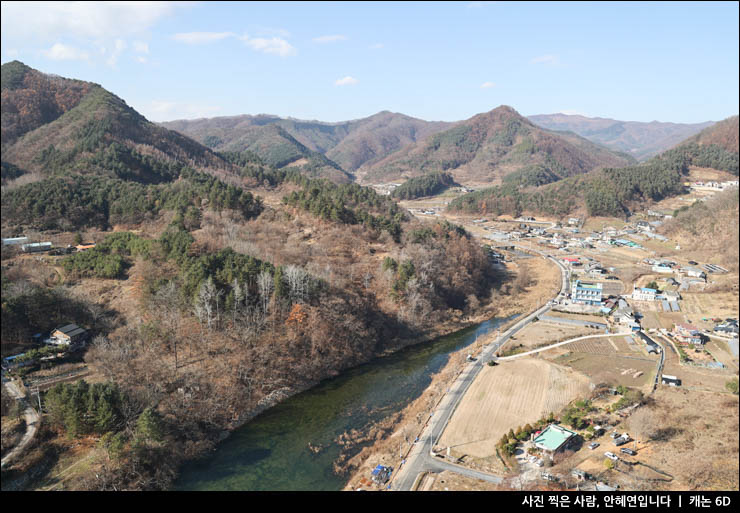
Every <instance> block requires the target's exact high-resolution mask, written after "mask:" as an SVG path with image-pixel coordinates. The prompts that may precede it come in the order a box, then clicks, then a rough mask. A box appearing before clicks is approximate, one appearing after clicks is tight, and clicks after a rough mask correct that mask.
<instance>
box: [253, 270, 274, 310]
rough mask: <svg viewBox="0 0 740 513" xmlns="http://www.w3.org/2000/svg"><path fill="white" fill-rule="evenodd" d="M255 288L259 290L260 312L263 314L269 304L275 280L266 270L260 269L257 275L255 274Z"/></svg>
mask: <svg viewBox="0 0 740 513" xmlns="http://www.w3.org/2000/svg"><path fill="white" fill-rule="evenodd" d="M257 288H258V289H259V291H260V300H261V301H262V314H263V315H265V314H266V313H267V309H268V307H269V306H270V298H271V297H272V291H273V289H274V288H275V281H274V280H273V277H272V274H270V273H269V272H268V271H262V272H261V273H260V274H259V276H257Z"/></svg>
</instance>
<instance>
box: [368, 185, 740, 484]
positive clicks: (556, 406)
mask: <svg viewBox="0 0 740 513" xmlns="http://www.w3.org/2000/svg"><path fill="white" fill-rule="evenodd" d="M687 186H690V190H691V191H692V192H691V194H692V195H694V196H693V198H690V201H695V200H697V199H698V200H699V201H703V200H706V199H707V198H709V197H711V192H708V191H710V190H711V191H714V192H718V191H721V190H726V189H727V188H731V187H737V184H736V182H731V183H721V182H717V183H714V182H711V183H703V182H697V183H693V182H692V183H690V184H687ZM453 194H454V192H453V193H448V194H445V195H443V196H442V197H436V198H433V199H431V198H429V199H426V200H417V201H407V202H402V204H403V205H404V206H405V207H406V208H408V209H409V210H410V211H411V212H412V213H414V214H415V215H416V216H417V217H419V218H420V219H424V218H426V217H432V216H434V217H439V216H444V217H446V218H448V219H449V220H451V221H453V222H457V223H460V224H462V225H464V226H465V228H466V229H467V230H469V231H470V232H471V233H472V234H473V235H474V236H476V237H479V238H480V240H481V241H482V243H484V244H485V245H486V246H488V247H489V257H490V259H491V262H492V263H493V264H494V265H501V264H503V265H506V266H507V268H509V267H515V268H517V269H520V270H521V269H522V268H523V267H526V266H527V265H528V262H532V261H534V260H535V259H539V258H541V257H539V256H538V255H548V256H550V257H552V258H554V259H557V261H558V262H559V265H560V266H562V267H563V268H564V269H565V270H566V271H565V274H567V287H566V286H565V284H564V286H563V288H562V289H561V292H560V294H558V295H557V297H555V298H553V299H549V301H548V302H547V307H548V311H546V312H545V313H544V314H539V315H538V316H537V317H535V319H534V321H536V322H530V323H529V324H528V325H526V326H525V327H523V328H522V329H520V330H519V331H517V332H516V335H512V336H510V337H509V338H508V339H507V340H506V342H504V343H502V342H500V340H501V339H502V338H503V337H502V334H501V333H497V334H496V336H495V337H492V338H491V339H490V340H488V341H484V342H483V343H482V344H481V347H479V348H478V349H477V350H476V351H473V352H471V353H470V354H469V355H468V357H467V358H466V360H465V362H464V364H463V365H464V366H467V367H463V369H461V370H460V371H456V372H459V373H460V375H462V374H465V373H466V372H467V371H466V370H464V369H467V368H468V367H470V368H472V367H474V366H478V367H479V371H478V374H477V377H476V378H475V379H474V381H472V384H470V385H469V387H468V388H467V390H466V391H465V393H464V395H463V396H462V397H461V399H460V400H459V402H458V403H457V404H456V406H455V407H454V408H453V409H454V413H452V414H451V415H450V417H449V419H448V420H447V421H446V422H444V427H443V431H442V432H441V433H440V434H439V436H437V437H435V438H434V440H432V445H431V447H430V454H431V455H433V457H432V460H431V461H434V460H437V461H439V462H440V463H439V464H437V465H436V466H435V465H434V464H433V463H428V464H427V467H428V470H426V471H424V472H421V473H420V474H419V475H418V476H416V477H417V478H416V480H415V481H413V485H412V486H411V487H410V489H412V490H432V491H434V490H438V491H439V490H456V489H457V490H460V489H468V490H505V489H533V488H535V489H537V488H539V489H566V490H576V489H579V490H596V491H610V490H616V489H638V490H639V489H656V488H659V489H682V488H681V487H685V486H686V482H685V479H686V478H685V477H682V476H680V475H679V474H681V469H680V466H677V465H678V462H679V461H680V458H679V455H680V449H679V447H680V444H681V443H682V442H681V441H680V440H679V439H680V438H681V437H680V436H676V437H674V439H673V440H671V437H670V436H666V435H665V433H667V432H670V433H674V432H675V433H679V432H688V431H692V430H693V427H692V429H689V428H688V427H686V426H682V427H676V428H674V427H670V426H668V424H669V423H670V422H672V421H675V422H679V420H680V419H681V418H686V417H687V416H691V415H693V412H694V410H695V409H696V408H697V405H698V404H702V405H703V406H702V408H706V411H707V412H709V411H711V412H715V413H717V414H718V415H719V416H720V417H722V418H723V420H722V421H716V422H713V424H712V428H711V429H709V430H708V431H709V432H707V433H704V438H705V439H706V440H705V441H703V442H702V444H701V445H702V449H701V451H703V453H704V454H706V453H707V452H712V454H717V457H716V458H715V459H714V463H712V464H713V465H716V464H717V461H724V460H723V459H722V457H721V455H720V454H719V449H718V447H721V446H724V445H725V444H724V443H723V442H721V441H720V442H719V446H718V445H717V444H716V441H717V437H718V436H720V435H719V432H721V430H722V429H726V428H727V427H728V425H727V423H726V422H725V420H724V416H723V414H722V413H720V412H721V411H722V409H723V408H726V407H727V406H720V405H722V404H724V403H723V401H724V400H723V399H722V397H726V396H727V395H728V394H731V393H736V392H732V387H733V383H734V386H735V388H736V387H737V376H738V305H737V295H736V283H737V271H736V269H733V270H731V269H727V268H725V267H723V266H721V265H718V264H717V263H711V262H709V261H701V259H700V258H699V257H696V256H694V254H701V252H700V251H699V252H697V251H695V249H696V248H691V247H684V248H682V247H681V245H680V244H679V243H678V242H676V241H672V240H670V238H669V237H667V236H665V235H663V234H661V233H660V227H661V226H662V224H663V223H665V222H666V221H668V220H670V219H672V218H673V215H672V210H670V209H665V208H663V209H661V208H654V209H651V210H648V211H646V212H644V213H636V214H634V215H632V216H631V217H630V218H629V219H628V220H627V221H624V220H617V219H608V218H604V219H581V218H576V217H572V218H568V219H567V220H561V221H559V220H552V219H535V218H534V217H532V216H521V217H518V218H507V217H506V216H500V217H499V218H497V219H486V218H467V217H464V216H451V215H449V214H448V213H447V212H446V211H445V209H444V207H445V205H446V204H447V203H449V201H447V200H448V199H449V198H450V197H451V196H452V195H453ZM684 201H686V200H684ZM662 255H670V256H662ZM702 256H703V255H702ZM534 281H535V284H536V285H535V286H537V285H540V286H542V285H544V284H543V283H538V280H534ZM732 287H735V288H734V289H733V288H732ZM543 293H544V292H543ZM490 346H496V347H497V348H498V349H497V350H496V351H495V354H494V356H493V358H481V355H485V354H486V353H485V351H486V349H485V348H486V347H490ZM481 348H483V349H482V350H481ZM451 365H453V364H451ZM448 386H449V388H448V390H451V389H454V387H455V385H448ZM662 404H671V405H672V408H673V410H672V411H670V412H669V411H668V410H666V409H664V408H662V407H658V406H657V405H662ZM731 408H734V409H735V411H736V410H737V406H736V401H735V403H734V406H732V407H731ZM689 412H692V413H689ZM697 413H698V412H697ZM432 415H435V414H434V413H432ZM707 426H709V425H707ZM705 429H706V428H705ZM731 430H732V428H731ZM420 436H421V435H420ZM692 436H694V435H692ZM420 439H421V438H420ZM709 440H712V441H713V442H712V443H715V445H714V446H712V445H711V444H710V443H709ZM417 443H420V442H417ZM694 443H695V442H691V443H689V444H690V445H693V444H694ZM705 447H707V448H709V447H712V448H711V449H705ZM696 450H698V449H696ZM413 452H414V451H413V450H412V453H413ZM671 453H673V454H674V455H675V457H674V456H671V455H670V454H671ZM707 459H712V458H709V457H708V456H707V457H702V458H701V460H702V462H705V461H706V460H707ZM386 462H387V461H386ZM441 462H444V463H441ZM374 463H377V462H374ZM728 463H729V462H728ZM408 464H409V463H408V462H407V461H406V460H402V462H401V464H400V468H398V465H394V467H396V470H395V472H396V474H398V475H396V476H393V474H392V472H390V471H389V469H390V468H391V467H385V466H383V465H380V466H376V467H374V469H375V471H376V472H375V473H374V474H372V476H371V477H372V481H373V482H374V486H377V487H382V488H384V489H387V488H388V487H391V488H392V489H393V488H394V487H398V486H401V485H402V484H403V483H405V482H407V481H405V480H404V478H405V476H404V475H402V473H403V467H404V465H408ZM707 464H708V463H707ZM443 465H444V466H443ZM456 468H457V470H456ZM366 483H369V481H366ZM363 489H368V488H367V487H364V488H363ZM395 489H398V488H395ZM401 489H406V488H403V487H402V488H401Z"/></svg>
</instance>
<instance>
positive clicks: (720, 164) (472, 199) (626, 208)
mask: <svg viewBox="0 0 740 513" xmlns="http://www.w3.org/2000/svg"><path fill="white" fill-rule="evenodd" d="M690 166H699V167H707V168H713V169H717V170H721V171H727V172H730V173H733V174H735V175H737V173H738V154H737V153H731V152H728V151H726V150H724V149H722V148H720V147H718V146H716V145H710V146H699V145H698V144H696V143H687V144H684V145H681V146H679V147H678V148H675V149H672V150H668V151H666V152H664V153H663V154H661V155H659V156H657V157H653V158H652V159H650V160H649V161H647V162H644V163H642V164H639V165H633V166H625V167H621V168H602V169H597V170H594V171H591V172H589V173H586V174H582V175H576V176H571V177H568V178H566V179H564V180H560V181H556V182H554V183H546V182H542V183H539V182H538V183H532V182H531V181H524V180H520V179H511V176H510V177H507V179H505V180H504V184H503V185H501V186H494V187H489V188H485V189H481V190H478V191H474V192H471V193H468V194H465V195H463V196H460V197H458V198H456V199H455V200H453V201H452V202H450V205H449V207H448V208H449V209H450V210H451V211H464V212H469V213H476V214H477V213H487V214H493V215H501V214H511V215H514V216H519V215H520V214H522V213H524V212H527V213H531V214H539V215H548V216H555V217H560V218H563V217H565V216H567V215H570V214H574V213H578V214H581V215H589V216H613V217H626V216H628V215H629V214H630V212H631V211H634V210H636V209H644V208H646V207H647V206H649V205H650V204H651V203H652V202H656V201H660V200H661V199H664V198H667V197H671V196H676V195H679V194H683V193H684V191H685V187H684V185H683V183H684V181H685V180H686V176H688V173H689V168H690ZM514 178H518V177H517V176H516V175H514Z"/></svg>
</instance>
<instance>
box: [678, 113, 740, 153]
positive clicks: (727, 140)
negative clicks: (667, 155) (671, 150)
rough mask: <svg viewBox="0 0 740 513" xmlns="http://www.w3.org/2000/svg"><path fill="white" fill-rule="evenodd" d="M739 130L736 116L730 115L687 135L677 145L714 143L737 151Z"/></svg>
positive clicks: (733, 151) (727, 149) (731, 150)
mask: <svg viewBox="0 0 740 513" xmlns="http://www.w3.org/2000/svg"><path fill="white" fill-rule="evenodd" d="M739 132H740V125H738V116H732V117H729V118H727V119H725V120H723V121H720V122H719V123H715V124H714V125H712V126H709V127H707V128H705V129H704V130H702V131H701V132H699V133H698V134H696V135H695V136H693V137H689V138H688V139H687V140H686V141H684V142H682V143H681V144H680V145H679V146H683V145H686V144H691V143H696V144H698V145H699V146H711V145H715V146H719V147H720V148H722V149H724V150H726V151H729V152H731V153H738V133H739Z"/></svg>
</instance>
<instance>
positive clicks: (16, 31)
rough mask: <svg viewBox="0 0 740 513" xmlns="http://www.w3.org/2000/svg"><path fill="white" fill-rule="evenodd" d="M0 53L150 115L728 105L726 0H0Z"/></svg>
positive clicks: (733, 37)
mask: <svg viewBox="0 0 740 513" xmlns="http://www.w3.org/2000/svg"><path fill="white" fill-rule="evenodd" d="M1 23H2V32H1V35H0V39H1V43H2V45H1V50H0V60H1V61H2V62H3V63H6V62H9V61H12V60H16V59H17V60H20V61H22V62H24V63H25V64H27V65H29V66H31V67H32V68H35V69H37V70H39V71H43V72H45V73H54V74H57V75H61V76H64V77H69V78H77V79H81V80H86V81H90V82H95V83H98V84H100V85H102V86H103V87H105V88H106V89H108V90H109V91H111V92H113V93H114V94H116V95H118V96H119V97H121V98H123V99H124V100H125V101H126V102H127V103H128V104H129V105H131V106H132V107H134V108H135V109H136V110H138V111H139V112H141V113H142V114H143V115H144V116H146V117H147V118H148V119H150V120H152V121H169V120H174V119H194V118H200V117H216V116H233V115H240V114H261V113H265V114H275V115H279V116H283V117H294V118H298V119H317V120H321V121H329V122H335V121H344V120H349V119H358V118H362V117H366V116H370V115H372V114H375V113H377V112H379V111H382V110H389V111H392V112H400V113H403V114H407V115H409V116H413V117H417V118H421V119H425V120H429V121H432V120H439V121H458V120H462V119H467V118H469V117H471V116H473V115H475V114H478V113H481V112H486V111H489V110H491V109H494V108H496V107H497V106H499V105H510V106H511V107H513V108H514V109H516V110H517V111H518V112H519V113H521V114H523V115H526V116H529V115H534V114H550V113H555V112H563V113H566V114H581V115H585V116H589V117H605V118H614V119H619V120H624V121H646V122H649V121H655V120H657V121H670V122H677V123H699V122H704V121H710V120H711V121H719V120H721V119H725V118H727V117H729V116H732V115H735V114H737V113H738V97H739V96H740V94H739V87H738V60H739V58H738V47H739V46H740V39H739V37H738V3H737V2H675V3H674V2H655V3H651V2H635V3H632V2H618V3H610V2H594V3H590V2H573V3H570V2H470V1H468V2H408V3H405V2H346V3H344V2H327V3H323V2H265V3H262V2H49V3H46V2H2V22H1Z"/></svg>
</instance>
